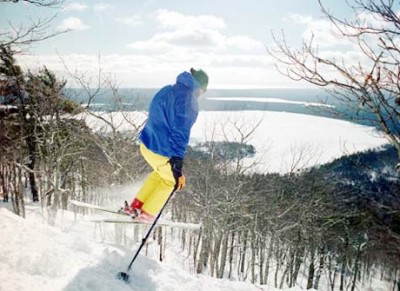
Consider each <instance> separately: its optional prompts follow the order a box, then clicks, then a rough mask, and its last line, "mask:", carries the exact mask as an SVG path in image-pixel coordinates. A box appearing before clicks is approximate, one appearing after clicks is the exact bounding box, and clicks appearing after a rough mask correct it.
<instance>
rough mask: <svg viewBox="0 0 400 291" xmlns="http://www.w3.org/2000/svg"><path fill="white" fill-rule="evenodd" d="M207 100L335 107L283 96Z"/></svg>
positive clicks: (209, 98)
mask: <svg viewBox="0 0 400 291" xmlns="http://www.w3.org/2000/svg"><path fill="white" fill-rule="evenodd" d="M207 100H211V101H229V102H232V101H234V102H258V103H281V104H296V105H303V106H315V107H326V108H334V107H335V106H333V105H329V104H324V103H318V102H305V101H292V100H286V99H282V98H261V97H208V98H207Z"/></svg>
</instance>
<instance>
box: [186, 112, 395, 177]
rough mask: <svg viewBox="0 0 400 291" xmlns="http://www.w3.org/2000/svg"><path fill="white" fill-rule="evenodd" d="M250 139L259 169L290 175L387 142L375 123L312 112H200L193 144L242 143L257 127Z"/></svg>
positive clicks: (193, 134) (195, 126)
mask: <svg viewBox="0 0 400 291" xmlns="http://www.w3.org/2000/svg"><path fill="white" fill-rule="evenodd" d="M258 123H259V125H258V127H257V128H256V129H255V130H254V132H253V133H252V135H251V136H250V138H249V139H248V143H249V144H252V145H253V146H255V148H256V152H257V153H256V155H255V157H254V159H252V160H251V161H249V162H252V161H254V160H256V161H257V162H258V165H257V167H256V168H254V169H255V170H256V171H258V172H279V173H286V172H289V171H291V170H299V169H303V168H306V167H311V166H314V165H318V164H324V163H328V162H330V161H332V160H333V159H335V158H338V157H340V156H343V155H345V154H352V153H355V152H359V151H363V150H367V149H371V148H376V147H380V146H382V145H384V144H386V143H387V142H388V141H387V139H386V138H385V137H384V136H383V135H382V134H379V133H378V132H376V131H375V130H374V128H372V127H367V126H362V125H358V124H355V123H351V122H347V121H343V120H338V119H332V118H325V117H318V116H312V115H304V114H295V113H286V112H271V111H207V112H201V113H200V114H199V117H198V120H197V122H196V123H195V125H194V127H193V129H192V133H191V144H195V143H197V142H201V141H204V140H220V141H221V140H230V141H239V140H240V134H239V131H238V130H237V129H235V127H239V128H240V131H241V132H243V133H245V134H246V133H249V132H251V131H252V129H253V128H254V127H255V126H257V124H258Z"/></svg>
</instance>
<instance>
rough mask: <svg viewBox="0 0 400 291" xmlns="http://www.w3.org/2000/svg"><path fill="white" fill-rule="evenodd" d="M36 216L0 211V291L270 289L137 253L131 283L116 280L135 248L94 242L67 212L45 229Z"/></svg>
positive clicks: (32, 209)
mask: <svg viewBox="0 0 400 291" xmlns="http://www.w3.org/2000/svg"><path fill="white" fill-rule="evenodd" d="M3 205H5V204H3ZM40 212H41V211H40V208H39V206H27V213H28V219H23V218H21V217H19V216H17V215H15V214H13V213H12V212H10V211H9V210H7V209H5V208H0V229H1V236H0V245H1V248H0V291H14V290H15V291H25V290H26V291H39V290H40V291H47V290H48V291H58V290H63V291H93V290H96V291H110V290H121V291H124V290H131V291H132V290H138V291H168V290H174V291H178V290H182V291H184V290H185V291H186V290H226V291H228V290H229V291H235V290H237V291H239V290H249V291H251V290H271V291H274V290H276V289H275V288H273V287H270V286H256V285H252V284H249V283H245V282H236V281H229V280H226V279H216V278H211V277H208V276H205V275H192V274H190V273H189V272H188V270H186V269H185V268H184V267H183V264H182V262H181V263H178V259H177V258H175V259H174V260H172V262H171V263H164V262H163V263H161V262H158V261H157V260H156V259H154V258H150V257H145V256H144V255H143V254H141V255H139V257H138V259H137V261H136V262H135V263H134V264H133V267H132V270H131V272H130V273H129V274H130V279H131V281H130V282H129V283H125V282H123V281H121V280H118V279H117V278H116V275H117V274H118V272H121V271H123V272H125V271H126V268H127V266H128V264H129V262H130V260H131V259H132V257H133V254H134V251H135V250H136V248H137V244H136V245H135V247H134V248H133V249H129V248H126V247H123V246H121V245H116V244H107V243H105V242H99V241H98V240H96V239H95V236H94V235H93V231H94V228H93V224H92V223H89V222H86V221H84V220H80V219H79V217H78V219H77V220H74V215H73V214H72V213H71V212H68V211H63V215H61V216H60V215H59V218H60V219H61V220H59V221H58V222H57V224H56V227H51V226H48V225H46V224H44V223H43V217H42V214H41V213H40ZM43 215H44V214H43ZM142 251H143V250H142ZM176 257H178V255H176ZM286 290H292V291H296V290H301V289H299V288H292V289H286Z"/></svg>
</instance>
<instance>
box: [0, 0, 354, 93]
mask: <svg viewBox="0 0 400 291" xmlns="http://www.w3.org/2000/svg"><path fill="white" fill-rule="evenodd" d="M345 2H346V1H337V0H324V1H323V3H325V5H326V7H327V8H328V9H330V10H331V11H332V12H334V13H335V14H336V15H338V16H348V15H349V13H351V10H350V9H349V7H348V6H347V5H346V3H345ZM54 15H56V17H55V18H54V20H53V21H52V22H51V26H50V27H49V29H48V31H49V32H51V31H54V32H61V31H65V30H68V32H67V33H64V34H61V35H58V36H56V37H54V38H51V39H48V40H45V41H43V42H41V43H37V44H35V45H34V46H33V47H31V48H30V49H29V51H25V52H24V54H22V55H19V56H18V60H19V63H20V65H22V67H23V68H29V69H37V68H38V66H39V65H46V66H47V67H48V68H50V69H52V70H53V71H55V72H56V73H57V74H59V75H61V76H63V77H64V78H68V77H67V74H66V73H65V72H66V71H67V70H68V71H69V72H71V73H72V74H80V75H85V76H94V75H95V74H96V73H98V71H99V68H101V72H102V75H103V76H106V77H107V78H110V79H112V80H113V82H115V83H116V85H117V86H118V87H136V88H157V87H160V86H163V85H166V84H170V83H173V82H174V81H175V78H176V76H177V75H178V74H179V73H180V72H182V71H188V70H189V69H190V68H191V67H194V68H201V69H203V70H205V71H206V72H207V73H208V75H209V77H210V83H209V88H219V89H237V88H271V87H272V88H280V87H307V86H308V84H307V83H301V82H295V81H292V80H290V79H288V78H287V77H285V76H282V75H281V74H280V73H279V72H277V70H276V68H275V61H274V59H273V58H272V57H271V56H270V55H268V53H267V48H271V47H272V46H273V38H272V34H273V33H274V34H276V35H281V33H282V32H284V34H285V37H286V39H287V41H288V42H289V43H290V44H292V45H294V46H297V47H299V46H300V44H301V41H302V39H303V38H305V39H307V38H309V37H310V35H311V33H313V34H314V35H315V39H316V41H317V43H318V44H319V45H320V46H321V49H322V50H324V51H325V52H326V53H327V54H335V55H336V56H337V55H338V54H339V55H340V56H342V57H344V58H352V55H351V48H349V47H343V46H340V44H339V43H338V40H337V39H336V38H335V37H333V36H332V27H331V26H330V25H329V22H328V21H327V19H326V18H325V17H324V15H323V14H322V12H321V8H320V6H319V4H318V1H317V0H279V1H275V0H274V1H273V0H235V1H232V0H202V1H194V0H185V1H182V0H168V1H166V0H134V1H132V0H120V1H110V0H102V1H101V0H100V1H99V0H96V1H94V0H93V1H92V0H90V1H74V0H66V1H64V3H63V5H62V7H61V8H59V9H56V8H43V7H41V8H38V7H36V6H34V5H29V4H26V3H25V4H24V3H0V32H3V33H4V32H7V31H10V27H11V26H10V25H12V26H13V27H15V28H18V27H21V26H24V27H27V26H29V24H30V23H32V21H37V20H38V19H47V18H50V17H53V16H54ZM70 86H73V84H72V83H70Z"/></svg>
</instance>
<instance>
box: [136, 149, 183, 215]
mask: <svg viewBox="0 0 400 291" xmlns="http://www.w3.org/2000/svg"><path fill="white" fill-rule="evenodd" d="M140 152H141V154H142V156H143V157H144V159H145V160H146V162H147V163H148V164H149V165H150V166H151V167H152V168H153V172H151V174H150V175H149V176H148V177H147V179H146V181H145V182H144V184H143V186H142V188H140V190H139V192H138V194H137V196H136V198H137V199H138V200H140V201H141V202H143V206H142V210H143V211H145V212H147V213H148V214H150V215H153V216H156V215H157V214H158V213H159V212H160V210H161V208H162V207H163V206H164V204H165V202H166V201H167V199H168V197H169V195H170V194H171V192H172V190H173V189H174V187H175V178H174V175H173V173H172V169H171V164H170V163H169V162H168V161H169V158H168V157H164V156H161V155H159V154H156V153H153V152H152V151H150V150H149V149H148V148H147V147H146V146H145V145H144V144H143V143H141V144H140Z"/></svg>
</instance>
